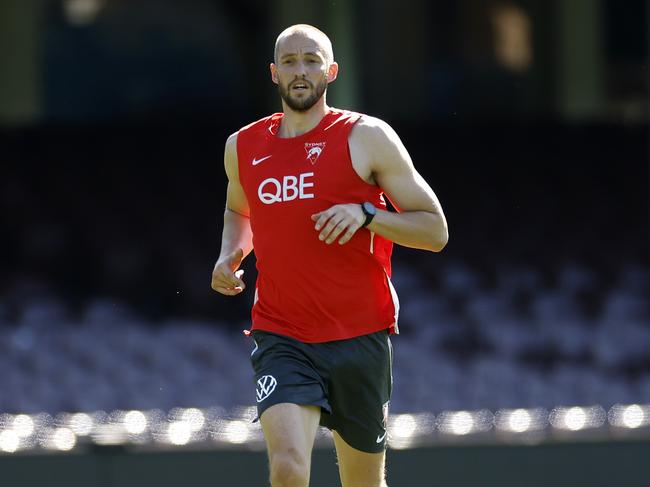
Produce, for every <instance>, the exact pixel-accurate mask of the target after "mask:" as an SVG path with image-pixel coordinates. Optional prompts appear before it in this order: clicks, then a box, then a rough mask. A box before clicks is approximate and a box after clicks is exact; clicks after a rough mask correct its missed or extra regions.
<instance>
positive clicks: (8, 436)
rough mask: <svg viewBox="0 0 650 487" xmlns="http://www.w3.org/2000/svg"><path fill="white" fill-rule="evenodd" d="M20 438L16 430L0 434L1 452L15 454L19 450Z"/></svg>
mask: <svg viewBox="0 0 650 487" xmlns="http://www.w3.org/2000/svg"><path fill="white" fill-rule="evenodd" d="M19 445H20V438H19V437H18V435H17V434H16V432H15V431H14V430H4V431H1V432H0V450H2V451H3V452H6V453H14V452H15V451H16V450H18V446H19Z"/></svg>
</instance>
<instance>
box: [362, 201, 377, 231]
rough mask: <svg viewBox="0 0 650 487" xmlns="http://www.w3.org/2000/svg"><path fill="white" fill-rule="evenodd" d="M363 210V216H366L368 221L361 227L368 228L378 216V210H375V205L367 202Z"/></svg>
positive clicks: (363, 205)
mask: <svg viewBox="0 0 650 487" xmlns="http://www.w3.org/2000/svg"><path fill="white" fill-rule="evenodd" d="M361 209H362V210H363V214H364V215H366V221H365V222H363V225H361V226H362V227H367V226H368V225H370V222H371V221H372V219H373V218H374V217H375V215H376V214H377V208H375V205H373V204H372V203H369V202H368V201H366V202H365V203H363V204H362V205H361Z"/></svg>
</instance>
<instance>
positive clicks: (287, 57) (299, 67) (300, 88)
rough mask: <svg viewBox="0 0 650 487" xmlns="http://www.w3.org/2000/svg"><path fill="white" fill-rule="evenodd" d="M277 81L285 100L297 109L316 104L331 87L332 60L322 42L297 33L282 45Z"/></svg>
mask: <svg viewBox="0 0 650 487" xmlns="http://www.w3.org/2000/svg"><path fill="white" fill-rule="evenodd" d="M276 62H277V64H275V73H276V79H275V81H276V82H277V84H278V91H279V92H280V96H281V97H282V99H283V100H284V102H285V103H286V104H287V106H289V108H291V109H292V110H294V111H296V112H305V111H307V110H309V109H310V108H311V107H313V106H314V105H315V104H316V102H318V100H320V98H321V97H322V96H323V93H325V90H326V89H327V83H328V79H327V74H328V68H329V66H328V62H327V59H326V57H325V53H324V51H323V49H322V48H321V47H320V46H319V45H318V43H317V42H316V41H315V40H314V39H311V38H309V37H307V36H305V35H303V34H293V35H290V36H288V37H286V38H284V39H282V40H281V41H280V43H279V45H278V52H277V60H276Z"/></svg>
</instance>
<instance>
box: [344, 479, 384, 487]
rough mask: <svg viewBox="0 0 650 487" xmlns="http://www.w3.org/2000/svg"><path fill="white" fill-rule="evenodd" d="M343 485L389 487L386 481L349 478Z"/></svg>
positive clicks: (352, 486)
mask: <svg viewBox="0 0 650 487" xmlns="http://www.w3.org/2000/svg"><path fill="white" fill-rule="evenodd" d="M342 484H343V487H388V484H387V483H386V480H385V479H368V478H348V479H344V480H343V481H342Z"/></svg>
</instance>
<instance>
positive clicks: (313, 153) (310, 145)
mask: <svg viewBox="0 0 650 487" xmlns="http://www.w3.org/2000/svg"><path fill="white" fill-rule="evenodd" d="M324 149H325V142H305V152H306V153H307V160H308V161H309V162H311V163H312V165H314V164H316V161H317V160H318V158H319V157H320V155H321V154H322V153H323V150H324Z"/></svg>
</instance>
